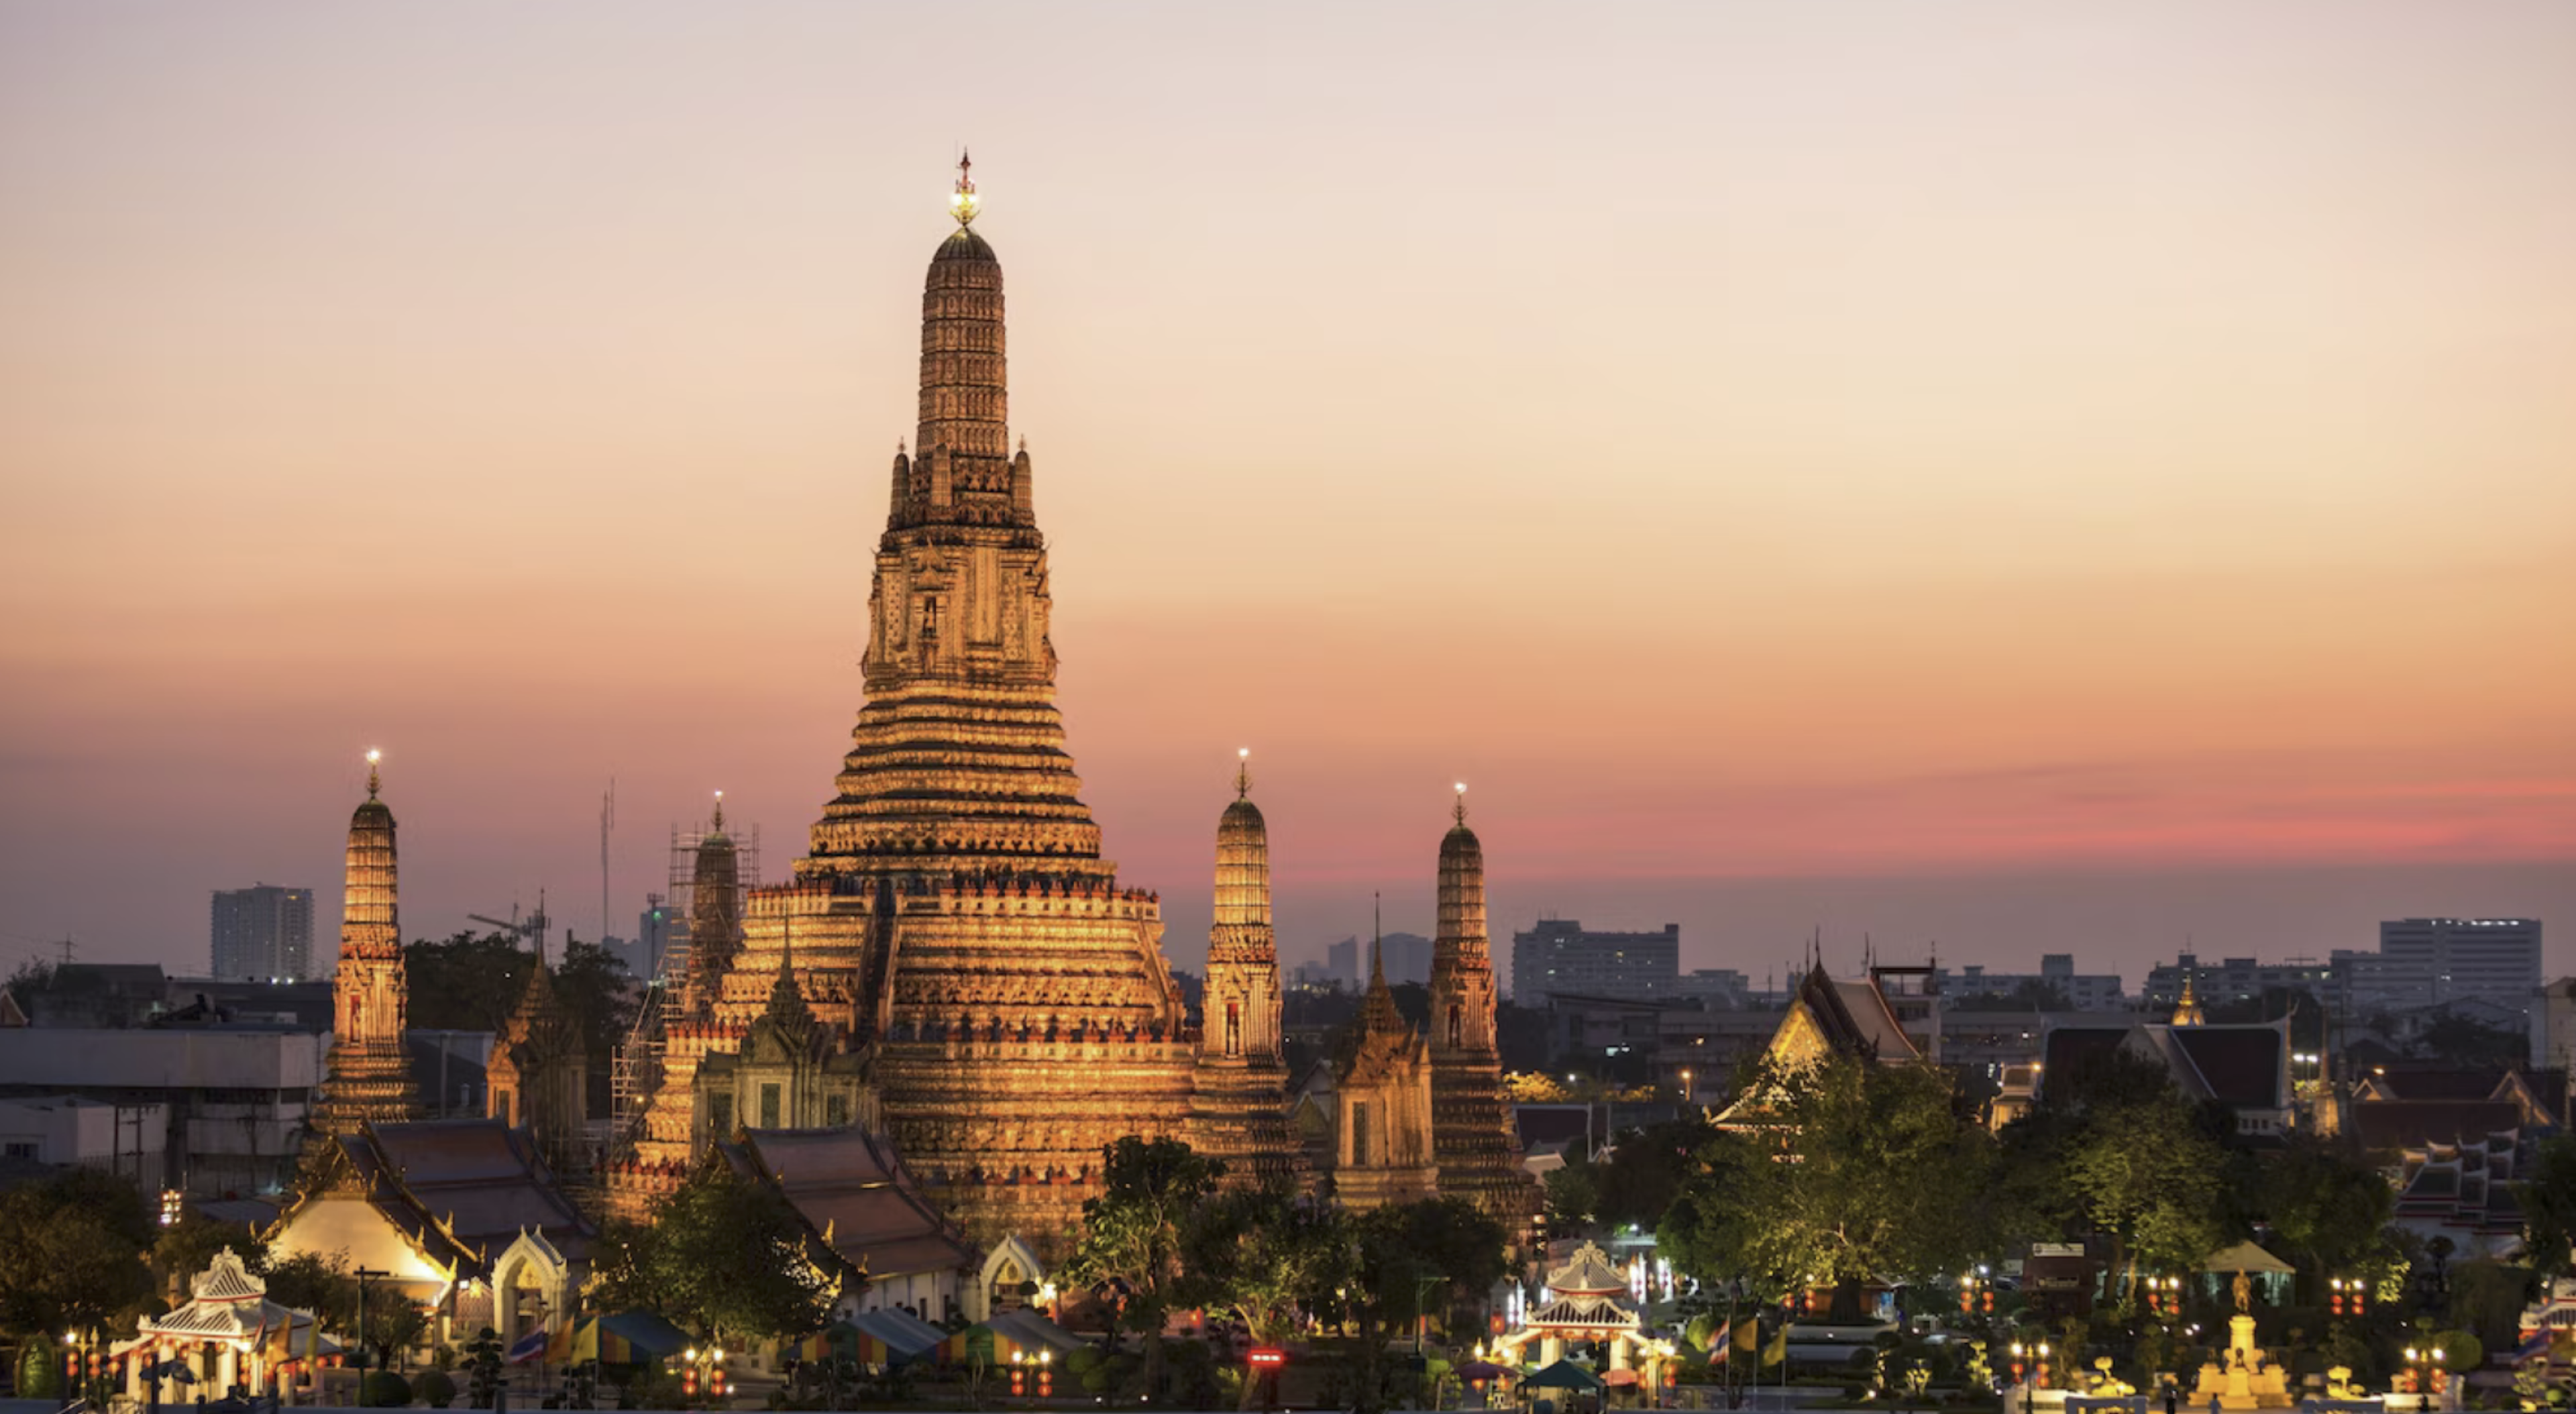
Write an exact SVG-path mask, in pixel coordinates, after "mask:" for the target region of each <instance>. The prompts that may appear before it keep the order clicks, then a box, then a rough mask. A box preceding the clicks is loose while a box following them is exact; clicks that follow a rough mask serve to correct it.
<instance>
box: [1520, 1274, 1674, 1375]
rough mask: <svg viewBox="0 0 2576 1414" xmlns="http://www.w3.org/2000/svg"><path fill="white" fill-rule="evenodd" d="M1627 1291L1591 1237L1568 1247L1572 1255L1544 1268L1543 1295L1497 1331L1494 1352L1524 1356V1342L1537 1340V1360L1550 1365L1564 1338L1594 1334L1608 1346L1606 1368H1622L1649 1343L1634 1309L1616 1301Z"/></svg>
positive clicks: (1648, 1351)
mask: <svg viewBox="0 0 2576 1414" xmlns="http://www.w3.org/2000/svg"><path fill="white" fill-rule="evenodd" d="M1627 1293H1628V1278H1627V1277H1626V1276H1624V1275H1622V1274H1621V1273H1620V1271H1619V1269H1618V1268H1617V1267H1614V1266H1612V1265H1611V1264H1610V1259H1609V1258H1608V1257H1607V1256H1604V1255H1603V1254H1602V1251H1601V1248H1600V1246H1599V1245H1598V1244H1596V1243H1591V1242H1586V1243H1584V1244H1583V1245H1582V1246H1581V1247H1578V1248H1576V1249H1575V1250H1574V1256H1573V1259H1572V1260H1570V1261H1568V1262H1567V1263H1566V1264H1565V1265H1564V1266H1561V1267H1558V1268H1556V1269H1555V1270H1553V1271H1551V1272H1549V1273H1548V1274H1547V1296H1548V1299H1547V1300H1546V1301H1545V1302H1543V1303H1541V1304H1540V1305H1539V1307H1538V1308H1537V1309H1536V1310H1533V1311H1530V1312H1529V1313H1528V1314H1526V1315H1525V1316H1523V1317H1522V1318H1521V1324H1520V1328H1519V1329H1518V1330H1514V1331H1510V1332H1507V1333H1505V1334H1504V1335H1502V1336H1500V1337H1498V1338H1497V1339H1496V1340H1495V1341H1494V1345H1493V1351H1494V1355H1495V1356H1496V1358H1498V1359H1501V1358H1506V1357H1508V1358H1510V1359H1512V1360H1525V1359H1526V1358H1527V1357H1526V1354H1525V1351H1524V1347H1526V1346H1527V1345H1528V1344H1529V1343H1530V1342H1531V1341H1533V1340H1535V1341H1537V1342H1538V1361H1539V1363H1540V1364H1541V1365H1553V1364H1555V1363H1556V1362H1557V1361H1559V1360H1562V1359H1564V1358H1565V1346H1566V1343H1567V1342H1568V1341H1586V1340H1597V1341H1600V1342H1602V1343H1603V1344H1604V1345H1607V1346H1608V1347H1609V1348H1610V1368H1611V1369H1613V1370H1625V1369H1628V1368H1630V1362H1631V1361H1632V1360H1633V1359H1634V1358H1635V1357H1637V1356H1639V1355H1644V1356H1647V1357H1650V1358H1651V1357H1652V1355H1653V1354H1654V1348H1653V1345H1652V1343H1651V1342H1649V1341H1648V1340H1647V1339H1646V1337H1645V1333H1644V1332H1643V1331H1642V1330H1641V1329H1639V1327H1638V1322H1637V1313H1636V1312H1634V1311H1631V1310H1629V1309H1628V1308H1627V1307H1625V1306H1622V1305H1620V1304H1619V1300H1618V1298H1620V1297H1621V1296H1624V1295H1626V1294H1627Z"/></svg>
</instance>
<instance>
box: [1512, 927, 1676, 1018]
mask: <svg viewBox="0 0 2576 1414" xmlns="http://www.w3.org/2000/svg"><path fill="white" fill-rule="evenodd" d="M1681 975H1682V925H1680V924H1679V923H1667V924H1665V925H1664V926H1663V930H1662V931H1661V932H1656V933H1587V932H1585V931H1584V929H1583V925H1582V923H1580V922H1578V921H1576V920H1575V919H1571V918H1542V919H1540V920H1539V921H1538V922H1537V923H1536V924H1534V925H1532V926H1531V928H1530V930H1529V931H1528V932H1526V933H1514V934H1513V935H1512V1002H1513V1004H1514V1005H1516V1006H1525V1007H1543V1006H1545V1005H1547V999H1548V998H1549V997H1550V996H1553V995H1557V994H1560V993H1565V994H1571V995H1575V996H1584V997H1610V998H1616V999H1619V1000H1625V1001H1660V1000H1662V999H1664V998H1666V997H1675V996H1679V995H1681Z"/></svg>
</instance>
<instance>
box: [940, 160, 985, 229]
mask: <svg viewBox="0 0 2576 1414" xmlns="http://www.w3.org/2000/svg"><path fill="white" fill-rule="evenodd" d="M981 206H982V203H981V202H979V201H977V200H976V199H975V157H974V154H972V153H970V152H967V151H966V150H965V149H963V148H960V149H958V153H957V190H955V191H954V192H951V193H949V196H948V214H949V215H951V216H954V217H956V218H957V224H958V226H959V227H961V228H963V227H964V226H966V225H968V224H969V223H971V222H972V221H974V219H975V213H976V211H977V210H978V209H980V208H981Z"/></svg>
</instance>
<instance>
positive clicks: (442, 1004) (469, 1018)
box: [403, 932, 534, 1031]
mask: <svg viewBox="0 0 2576 1414" xmlns="http://www.w3.org/2000/svg"><path fill="white" fill-rule="evenodd" d="M532 961H534V955H533V954H531V953H526V952H522V951H520V950H519V941H518V939H517V938H515V937H513V936H511V935H510V934H508V933H482V934H476V933H471V932H465V933H456V934H453V935H451V936H449V937H448V938H447V939H446V940H445V941H442V942H431V941H429V940H427V939H425V938H424V939H422V940H420V941H418V942H415V943H413V944H411V945H410V946H409V947H406V948H404V949H403V971H404V974H405V976H406V977H407V978H408V979H409V985H410V998H411V1001H410V1005H411V1024H412V1025H413V1026H415V1027H417V1028H419V1029H421V1030H424V1031H498V1030H500V1029H501V1028H502V1026H503V1025H505V1024H506V1023H507V1022H508V1021H509V1019H510V1014H511V1013H512V1012H514V1011H517V1010H518V1009H519V998H520V996H521V995H522V994H523V993H525V992H526V991H527V990H528V966H529V964H530V963H531V962H532Z"/></svg>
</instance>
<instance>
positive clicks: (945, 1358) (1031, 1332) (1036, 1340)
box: [871, 1311, 1088, 1365]
mask: <svg viewBox="0 0 2576 1414" xmlns="http://www.w3.org/2000/svg"><path fill="white" fill-rule="evenodd" d="M871 1314H874V1313H871ZM1087 1343H1088V1342H1086V1341H1084V1340H1083V1339H1082V1338H1081V1337H1080V1336H1077V1335H1075V1334H1073V1333H1072V1332H1070V1331H1068V1330H1066V1329H1065V1328H1064V1327H1062V1326H1059V1325H1057V1324H1056V1323H1055V1322H1053V1321H1050V1320H1048V1319H1047V1318H1046V1317H1044V1316H1041V1315H1039V1314H1038V1313H1037V1312H1035V1311H1004V1312H1000V1313H998V1314H996V1315H995V1316H994V1317H993V1319H991V1320H989V1321H985V1322H983V1323H982V1324H980V1325H972V1326H968V1327H967V1328H966V1329H964V1330H962V1331H959V1332H957V1333H956V1334H955V1335H952V1336H949V1337H948V1338H947V1339H945V1340H943V1341H941V1342H939V1360H940V1363H942V1364H947V1365H975V1364H983V1365H1008V1364H1010V1363H1011V1357H1012V1356H1013V1355H1014V1354H1016V1355H1018V1356H1020V1357H1021V1358H1022V1359H1024V1360H1037V1359H1041V1358H1046V1357H1052V1358H1054V1359H1057V1360H1062V1359H1064V1358H1065V1357H1066V1356H1068V1355H1070V1354H1072V1353H1073V1352H1074V1351H1076V1350H1079V1349H1081V1348H1082V1347H1083V1346H1084V1345H1085V1344H1087Z"/></svg>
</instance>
